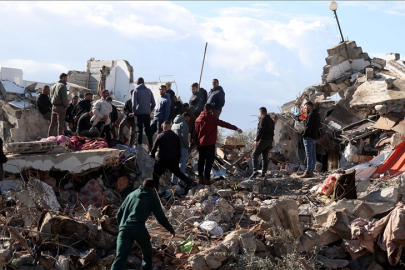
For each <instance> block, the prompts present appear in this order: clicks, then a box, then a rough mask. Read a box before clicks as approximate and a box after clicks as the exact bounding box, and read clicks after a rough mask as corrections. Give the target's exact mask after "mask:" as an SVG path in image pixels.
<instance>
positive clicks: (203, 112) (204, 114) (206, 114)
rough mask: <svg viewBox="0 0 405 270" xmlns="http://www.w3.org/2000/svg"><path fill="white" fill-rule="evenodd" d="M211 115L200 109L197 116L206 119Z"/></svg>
mask: <svg viewBox="0 0 405 270" xmlns="http://www.w3.org/2000/svg"><path fill="white" fill-rule="evenodd" d="M211 116H212V114H211V113H210V112H207V111H202V112H201V114H200V116H199V117H198V118H201V119H202V120H207V119H208V118H210V117H211Z"/></svg>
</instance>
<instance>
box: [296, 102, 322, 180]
mask: <svg viewBox="0 0 405 270" xmlns="http://www.w3.org/2000/svg"><path fill="white" fill-rule="evenodd" d="M305 108H306V110H307V113H308V116H307V118H306V119H305V130H304V135H303V137H304V146H305V154H306V156H307V169H306V170H305V172H304V174H303V175H301V176H300V177H301V178H308V177H313V176H314V170H315V165H316V141H317V140H318V139H319V129H320V127H321V117H320V116H319V113H318V109H316V108H315V107H314V104H313V103H312V102H311V101H308V102H307V103H305Z"/></svg>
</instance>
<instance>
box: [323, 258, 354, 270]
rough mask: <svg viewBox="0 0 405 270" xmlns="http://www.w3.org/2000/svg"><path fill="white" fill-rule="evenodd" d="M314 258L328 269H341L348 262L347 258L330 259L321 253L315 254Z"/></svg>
mask: <svg viewBox="0 0 405 270" xmlns="http://www.w3.org/2000/svg"><path fill="white" fill-rule="evenodd" d="M316 260H317V261H318V262H319V263H320V264H321V265H322V266H324V267H326V268H330V269H341V268H344V267H346V266H347V265H348V264H349V261H348V260H338V259H336V260H332V259H329V258H327V257H325V256H322V255H317V256H316Z"/></svg>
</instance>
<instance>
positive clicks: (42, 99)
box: [37, 85, 52, 120]
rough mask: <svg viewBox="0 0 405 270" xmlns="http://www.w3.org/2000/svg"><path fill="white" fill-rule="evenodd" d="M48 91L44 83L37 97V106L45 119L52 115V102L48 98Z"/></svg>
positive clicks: (49, 118)
mask: <svg viewBox="0 0 405 270" xmlns="http://www.w3.org/2000/svg"><path fill="white" fill-rule="evenodd" d="M49 93H50V90H49V86H48V85H45V86H44V87H43V88H42V94H40V95H39V96H38V99H37V108H38V110H39V112H40V113H41V114H42V117H43V118H44V119H45V120H51V116H52V103H51V100H50V99H49Z"/></svg>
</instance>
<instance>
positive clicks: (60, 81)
mask: <svg viewBox="0 0 405 270" xmlns="http://www.w3.org/2000/svg"><path fill="white" fill-rule="evenodd" d="M58 83H63V84H64V85H66V82H65V81H64V80H59V81H58Z"/></svg>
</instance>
